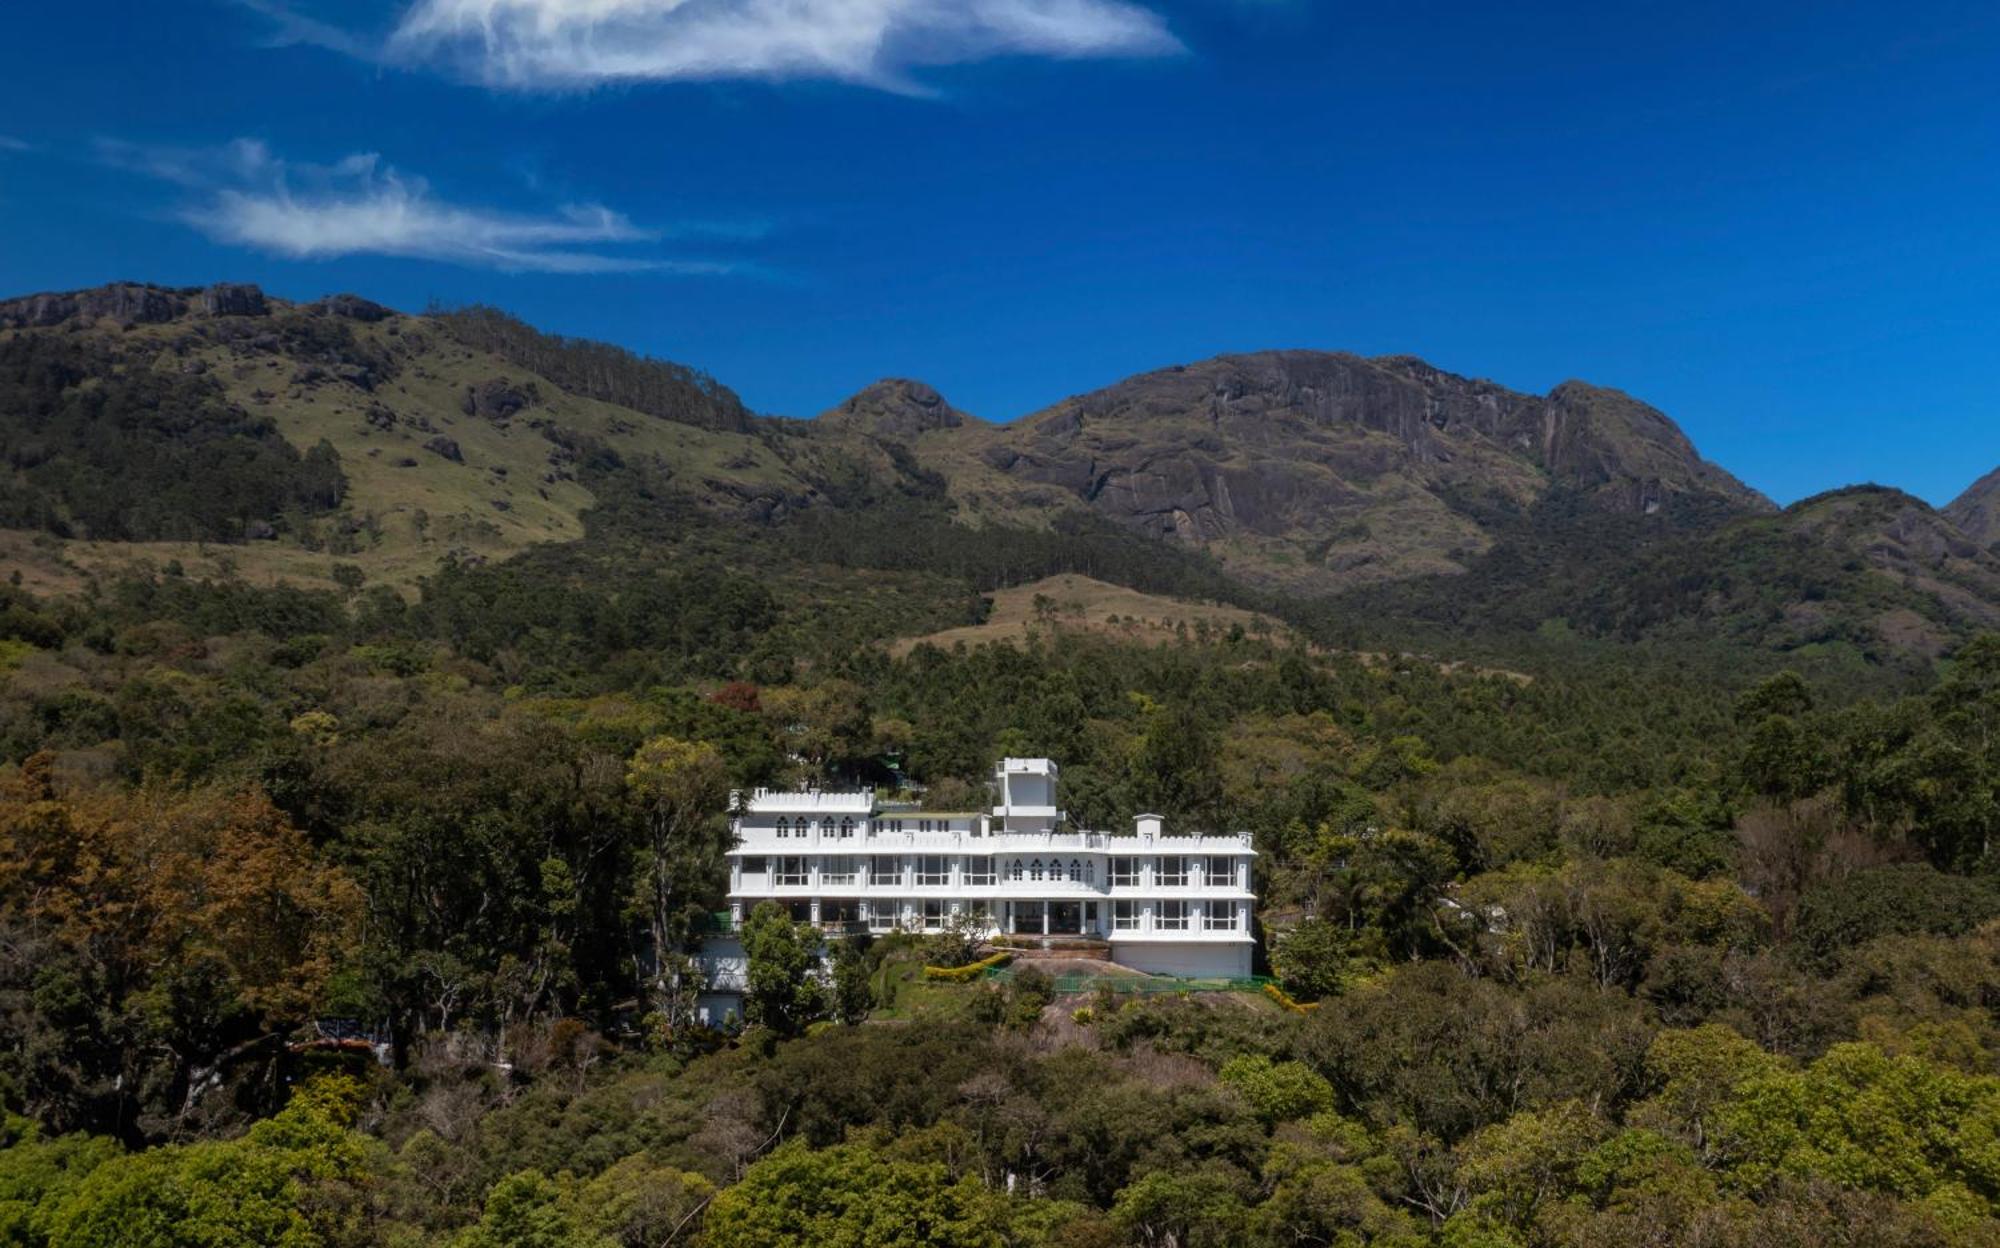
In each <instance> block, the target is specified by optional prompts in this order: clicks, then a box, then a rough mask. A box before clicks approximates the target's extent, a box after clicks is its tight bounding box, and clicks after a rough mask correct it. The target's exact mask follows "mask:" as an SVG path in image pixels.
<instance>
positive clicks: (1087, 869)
mask: <svg viewBox="0 0 2000 1248" xmlns="http://www.w3.org/2000/svg"><path fill="white" fill-rule="evenodd" d="M1083 882H1084V883H1086V884H1095V883H1097V860H1096V859H1095V858H1093V859H1091V860H1090V861H1089V862H1086V863H1084V864H1083Z"/></svg>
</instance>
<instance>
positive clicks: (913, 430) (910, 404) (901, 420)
mask: <svg viewBox="0 0 2000 1248" xmlns="http://www.w3.org/2000/svg"><path fill="white" fill-rule="evenodd" d="M820 419H821V420H823V421H826V422H827V423H828V424H834V425H844V426H847V427H849V428H853V429H858V430H861V431H862V432H864V433H870V434H873V435H875V436H876V437H882V438H889V439H892V440H895V441H906V440H908V439H910V438H914V437H916V436H918V435H919V434H924V433H930V432H932V431H934V430H938V429H957V428H959V427H960V426H962V425H964V424H966V423H967V422H968V421H969V420H971V419H972V418H971V417H969V416H967V415H966V414H965V413H964V412H961V411H959V410H958V409H957V408H955V407H953V406H952V405H951V404H949V403H947V402H945V399H944V396H943V395H941V394H939V393H938V392H937V391H936V390H935V389H933V388H932V387H930V386H928V385H926V384H924V383H923V382H921V381H915V380H911V379H909V378H904V377H885V378H883V379H882V380H881V381H878V382H876V383H875V384H874V385H872V386H869V387H867V388H866V389H864V390H862V391H860V392H859V393H857V394H855V395H854V396H853V397H852V398H849V399H848V400H847V401H846V402H844V403H842V404H840V405H839V406H838V407H835V408H832V409H830V410H828V411H826V412H824V413H822V414H821V415H820Z"/></svg>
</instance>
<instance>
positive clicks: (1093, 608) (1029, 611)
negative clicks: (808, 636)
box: [893, 574, 1284, 654]
mask: <svg viewBox="0 0 2000 1248" xmlns="http://www.w3.org/2000/svg"><path fill="white" fill-rule="evenodd" d="M991 597H992V600H993V609H992V612H991V614H990V615H988V616H987V618H986V620H985V621H984V622H983V623H980V624H973V625H969V626H966V627H964V628H950V629H945V630H944V631H942V632H936V633H930V634H928V635H926V636H922V637H910V638H905V639H904V640H902V641H899V642H897V643H896V644H895V646H894V647H893V652H894V653H896V654H907V653H908V652H909V651H910V650H912V649H914V648H915V647H917V646H918V645H920V644H923V643H926V642H928V643H929V644H931V645H934V646H938V647H941V648H943V649H950V648H951V647H952V646H954V645H957V644H958V643H960V642H963V643H965V644H966V645H967V646H976V645H980V644H982V643H986V642H995V641H1001V642H1014V641H1023V640H1025V639H1027V638H1028V637H1029V636H1031V635H1032V634H1034V633H1035V632H1037V631H1038V630H1050V629H1054V630H1060V631H1062V632H1076V633H1095V634H1099V635H1101V636H1106V637H1114V638H1117V639H1119V640H1122V641H1134V642H1138V643H1140V644H1143V645H1160V644H1164V643H1166V642H1169V641H1172V640H1174V638H1175V636H1176V630H1177V629H1179V628H1182V627H1185V628H1186V629H1187V630H1189V631H1192V630H1193V629H1194V628H1195V627H1196V625H1197V624H1198V623H1201V622H1203V621H1205V622H1207V623H1208V625H1209V626H1210V627H1212V628H1216V629H1220V630H1222V631H1225V632H1226V631H1227V630H1228V629H1229V628H1231V627H1232V626H1235V625H1241V626H1242V627H1243V628H1244V629H1245V630H1254V629H1256V628H1257V627H1258V626H1259V625H1260V624H1261V625H1263V626H1264V627H1268V628H1269V629H1270V630H1271V631H1272V632H1274V633H1282V632H1283V631H1284V625H1282V624H1280V623H1278V622H1277V621H1276V620H1273V619H1271V618H1270V617H1268V616H1263V615H1259V614H1257V613H1256V612H1254V611H1245V610H1243V609H1241V608H1239V607H1228V606H1221V605H1218V604H1215V603H1197V602H1186V601H1182V600H1180V599H1177V598H1167V597H1162V596H1160V595H1158V594H1144V593H1140V592H1139V591H1138V590H1135V589H1126V588H1125V587H1124V586H1122V585H1109V584H1106V583H1105V582H1103V581H1098V580H1092V579H1091V578H1090V577H1087V576H1075V575H1067V574H1065V575H1062V576H1051V577H1045V578H1043V579H1042V580H1039V581H1035V582H1033V583H1032V584H1028V585H1017V586H1015V587H1014V588H1012V589H1003V590H1000V591H998V592H997V593H995V594H993V595H991ZM1037 598H1045V599H1047V600H1049V601H1050V602H1051V603H1052V604H1053V608H1052V610H1051V611H1050V612H1049V613H1048V614H1047V615H1046V616H1044V615H1041V614H1039V613H1037V611H1036V604H1035V600H1036V599H1037ZM1114 616H1116V617H1117V618H1118V622H1117V623H1115V624H1114V623H1112V617H1114Z"/></svg>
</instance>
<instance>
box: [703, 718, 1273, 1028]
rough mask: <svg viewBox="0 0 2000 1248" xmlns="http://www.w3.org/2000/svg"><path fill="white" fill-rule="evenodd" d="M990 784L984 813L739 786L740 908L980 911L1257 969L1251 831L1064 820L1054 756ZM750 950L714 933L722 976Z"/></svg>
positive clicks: (1059, 932) (815, 917) (1191, 959)
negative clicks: (767, 904) (1100, 828)
mask: <svg viewBox="0 0 2000 1248" xmlns="http://www.w3.org/2000/svg"><path fill="white" fill-rule="evenodd" d="M994 782H995V785H996V796H997V798H998V800H999V804H998V805H996V806H994V807H993V808H992V810H990V811H976V812H974V811H929V810H921V809H916V808H899V807H897V806H893V805H885V804H883V803H880V802H878V801H877V800H876V799H875V795H874V794H873V793H871V792H866V791H862V792H852V793H834V792H821V791H811V792H778V791H773V790H768V789H758V790H756V791H755V792H753V793H751V794H749V795H748V796H747V797H744V796H741V795H739V797H738V799H737V802H736V803H735V804H736V806H737V807H738V810H737V814H736V816H735V818H734V822H733V826H734V830H735V833H736V848H735V849H733V850H731V851H730V854H729V911H730V916H731V918H732V920H733V921H734V923H735V924H741V922H742V920H743V918H744V916H745V915H747V914H748V913H749V912H750V910H751V909H752V908H753V907H755V906H756V905H757V903H758V902H761V901H775V902H778V903H779V904H781V905H783V906H785V907H787V908H788V909H789V910H790V911H791V914H792V917H793V918H795V919H797V920H800V921H802V922H810V923H814V924H817V925H819V926H820V927H821V928H823V929H826V930H828V931H832V932H853V931H864V930H865V931H875V932H888V931H895V930H903V931H939V930H942V929H943V928H944V926H945V924H946V921H947V920H948V919H949V918H950V916H952V915H959V914H970V915H974V916H979V917H981V918H983V920H984V922H985V925H986V930H987V933H988V934H989V935H1002V934H1004V935H1008V936H1015V937H1030V938H1032V937H1042V936H1047V937H1057V938H1069V939H1074V940H1079V941H1103V942H1105V943H1106V944H1107V945H1108V946H1109V950H1110V955H1111V958H1112V960H1113V961H1114V962H1118V963H1120V964H1122V965H1125V966H1129V967H1132V968H1134V969H1135V970H1141V971H1149V972H1153V973H1156V974H1165V975H1182V976H1242V975H1248V974H1249V973H1250V953H1251V946H1252V945H1253V943H1254V941H1255V937H1254V935H1253V927H1252V922H1251V907H1252V904H1253V903H1254V902H1255V900H1256V896H1255V894H1253V893H1252V892H1251V891H1250V879H1251V876H1250V864H1251V860H1252V859H1253V858H1254V857H1255V856H1256V855H1255V852H1254V851H1253V850H1252V848H1251V845H1250V837H1249V836H1248V835H1247V834H1243V835H1230V836H1204V835H1179V836H1177V835H1169V834H1168V833H1167V832H1166V830H1165V829H1164V828H1163V827H1162V821H1161V819H1160V817H1159V816H1158V815H1140V816H1139V817H1138V818H1137V819H1136V820H1135V821H1134V825H1135V826H1134V827H1133V830H1132V831H1130V832H1125V833H1117V834H1113V833H1108V832H1086V831H1080V830H1076V829H1072V828H1069V827H1068V826H1067V825H1066V823H1065V820H1064V817H1063V812H1062V810H1061V809H1060V808H1059V807H1058V806H1057V804H1056V782H1057V768H1056V765H1055V764H1054V763H1053V762H1051V761H1049V760H1048V759H1045V758H1009V759H1005V760H1003V761H1002V762H1001V763H1000V765H999V767H997V768H996V769H995V771H994ZM740 959H741V954H740V946H735V945H734V942H727V941H725V942H711V945H710V948H709V950H708V953H707V956H706V958H705V961H706V962H707V964H708V965H709V968H710V970H709V974H710V984H711V988H712V989H713V990H716V991H718V992H722V993H727V992H728V990H730V989H732V988H739V989H740V986H741V978H740V977H741V969H740V968H741V960H740ZM728 1008H729V1003H728V1002H727V1001H726V1000H718V1001H716V1002H714V1003H713V1005H712V1008H711V1012H712V1013H716V1012H718V1011H721V1012H726V1011H727V1010H728Z"/></svg>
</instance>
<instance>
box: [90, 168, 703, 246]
mask: <svg viewBox="0 0 2000 1248" xmlns="http://www.w3.org/2000/svg"><path fill="white" fill-rule="evenodd" d="M98 153H99V155H100V157H101V158H102V159H104V160H105V161H106V162H107V163H110V164H113V165H116V166H118V167H120V168H124V169H129V170H132V171H134V172H138V173H143V174H145V175H147V176H150V177H154V178H158V179H161V180H163V181H166V182H170V183H172V184H174V185H176V186H179V187H182V188H185V189H186V190H187V191H188V192H189V195H190V202H189V203H188V204H187V205H185V206H184V207H182V208H181V209H180V210H179V212H178V214H177V215H178V217H179V219H180V220H182V221H184V222H186V223H187V224H189V225H192V226H194V227H195V228H197V229H199V230H201V231H202V232H203V233H205V234H207V235H208V236H209V237H211V238H213V239H215V240H217V241H218V242H223V243H230V244H234V245H237V246H243V247H251V248H255V249H257V250H260V251H266V252H271V253H274V254H277V255H281V256H289V257H293V258H297V259H331V258H334V257H339V256H353V255H377V256H404V257H410V258H414V259H423V260H439V261H445V262H447V263H451V264H460V265H467V266H472V267H477V268H490V269H501V270H508V271H533V272H541V273H616V272H635V271H641V270H670V271H676V272H721V271H724V270H726V269H728V268H729V267H730V266H729V265H727V264H724V263H717V262H711V261H686V260H674V259H663V258H659V257H657V256H648V255H644V254H629V253H621V252H618V251H607V250H605V248H607V247H616V246H620V245H624V246H630V245H632V244H643V243H652V242H656V241H658V240H659V238H660V237H661V235H660V233H659V232H658V231H653V230H645V229H641V228H639V227H637V226H635V225H634V224H633V223H632V222H631V220H630V219H628V218H627V217H626V216H625V215H624V214H622V213H618V212H614V211H612V210H611V209H609V208H606V207H603V206H602V205H599V204H572V205H566V206H563V207H561V208H559V209H556V210H555V211H552V212H545V213H541V214H521V213H512V212H506V211H502V210H498V209H493V208H484V207H472V206H467V205H462V204H454V203H451V202H449V201H447V200H444V199H441V198H440V197H438V196H437V195H436V194H434V193H433V192H432V191H431V189H430V186H429V185H428V184H427V183H426V182H425V181H424V180H423V179H422V178H418V177H411V176H408V175H405V174H403V173H400V172H398V171H397V170H396V169H395V168H393V167H392V166H390V165H388V164H385V163H384V162H383V161H382V158H381V157H380V156H379V155H377V154H375V153H373V152H363V153H357V154H355V155H352V156H348V157H346V158H344V159H342V160H340V161H337V162H336V163H334V164H331V165H319V164H306V163H296V162H288V161H285V160H283V159H281V158H279V157H278V156H276V155H274V154H273V153H272V152H271V150H270V149H269V148H268V147H266V146H265V145H264V144H263V143H260V142H258V141H256V140H254V139H238V140H236V141H235V142H233V143H229V144H226V145H224V146H222V147H217V148H167V147H149V146H144V145H140V144H132V143H124V142H119V141H115V140H104V141H101V142H100V143H99V145H98Z"/></svg>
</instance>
